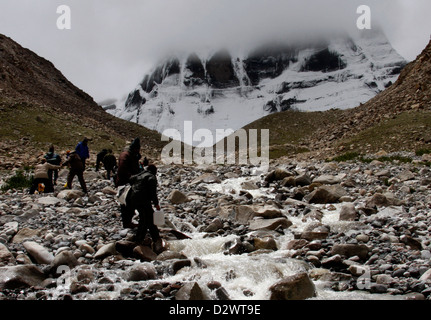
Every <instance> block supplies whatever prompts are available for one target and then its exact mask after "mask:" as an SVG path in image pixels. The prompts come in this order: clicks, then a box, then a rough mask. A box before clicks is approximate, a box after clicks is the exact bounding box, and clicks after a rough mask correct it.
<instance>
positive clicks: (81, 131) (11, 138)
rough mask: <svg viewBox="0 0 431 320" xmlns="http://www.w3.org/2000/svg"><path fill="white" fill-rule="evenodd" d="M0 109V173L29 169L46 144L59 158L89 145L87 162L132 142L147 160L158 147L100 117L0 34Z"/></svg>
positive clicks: (153, 135)
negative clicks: (84, 141)
mask: <svg viewBox="0 0 431 320" xmlns="http://www.w3.org/2000/svg"><path fill="white" fill-rule="evenodd" d="M0 109H1V113H0V120H1V123H2V128H1V129H0V131H1V136H2V139H1V141H0V142H1V143H0V153H1V160H2V161H1V163H2V167H4V168H13V167H20V166H28V165H33V164H34V163H35V162H36V161H37V156H38V155H39V154H41V153H43V152H46V151H47V149H48V147H49V145H50V144H54V145H55V146H56V148H57V150H58V151H59V152H60V150H61V151H63V152H65V151H66V150H67V149H71V148H74V147H75V145H76V144H77V143H78V141H80V139H82V138H83V137H84V136H88V137H90V138H92V140H93V141H92V146H91V151H92V158H94V157H95V155H94V154H95V153H97V152H99V151H100V150H99V149H101V148H112V149H113V150H114V152H117V153H118V152H120V151H121V150H122V149H123V148H124V147H125V146H126V144H127V141H130V140H131V139H133V138H135V137H140V138H141V140H142V144H143V152H145V153H147V154H148V156H150V157H152V158H158V157H159V155H160V151H161V148H162V147H163V142H161V135H160V134H158V133H157V132H154V131H152V130H149V129H147V128H144V127H141V126H139V125H136V124H134V123H130V122H128V121H125V120H122V119H119V118H116V117H114V116H112V115H110V114H108V113H106V112H105V111H104V110H103V109H102V108H101V107H100V106H99V105H98V104H97V103H96V102H95V101H94V100H93V98H92V97H91V96H90V95H88V94H87V93H85V92H84V91H83V90H81V89H79V88H77V87H76V86H75V85H73V84H72V83H71V82H70V81H69V80H68V79H67V78H66V77H64V75H63V74H62V73H61V72H60V71H59V70H58V69H56V68H55V66H54V64H53V63H52V62H50V61H48V60H46V59H45V58H43V57H40V56H39V55H37V54H36V53H34V52H33V51H31V50H29V49H27V48H23V47H22V46H21V45H20V44H18V43H17V42H15V41H14V40H13V39H11V38H9V37H7V36H5V35H2V34H0ZM92 160H93V159H92Z"/></svg>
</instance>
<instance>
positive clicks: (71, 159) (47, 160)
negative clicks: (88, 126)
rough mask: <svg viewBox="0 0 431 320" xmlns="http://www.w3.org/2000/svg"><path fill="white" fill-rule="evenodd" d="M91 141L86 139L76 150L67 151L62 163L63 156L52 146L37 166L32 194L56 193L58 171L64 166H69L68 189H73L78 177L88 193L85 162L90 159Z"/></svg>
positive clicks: (31, 189)
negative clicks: (89, 146) (89, 144)
mask: <svg viewBox="0 0 431 320" xmlns="http://www.w3.org/2000/svg"><path fill="white" fill-rule="evenodd" d="M88 141H89V139H87V138H84V139H83V140H82V141H80V142H79V143H78V145H77V146H76V148H75V150H74V151H72V152H70V151H67V154H66V157H67V159H66V161H65V162H62V159H61V156H60V155H59V154H57V153H55V149H54V146H51V147H50V148H49V150H48V153H46V154H45V155H44V156H43V157H42V158H41V160H40V163H39V164H38V165H36V167H35V169H34V177H33V183H32V186H31V187H30V194H34V193H35V192H36V191H38V192H43V193H51V192H54V185H56V184H57V180H58V171H59V170H60V169H61V167H62V166H69V174H68V175H67V183H66V187H68V188H72V182H73V179H74V178H75V176H77V177H78V180H79V183H80V185H81V188H82V191H84V192H85V193H87V192H88V190H87V185H86V183H85V180H84V171H85V162H86V160H87V159H88V158H89V157H90V151H89V149H88Z"/></svg>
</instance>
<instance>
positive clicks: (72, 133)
mask: <svg viewBox="0 0 431 320" xmlns="http://www.w3.org/2000/svg"><path fill="white" fill-rule="evenodd" d="M107 119H108V118H107ZM109 119H110V118H109ZM111 122H115V125H116V126H118V125H120V126H122V127H123V131H126V132H128V133H129V135H128V136H127V137H126V136H124V134H120V133H118V132H117V131H116V130H115V129H112V123H100V122H98V121H95V120H93V119H89V118H87V119H85V118H82V117H80V118H77V116H76V115H72V114H69V113H66V112H62V111H59V110H53V109H52V108H49V107H46V106H45V107H42V106H39V105H32V104H28V103H13V102H10V101H6V100H5V99H3V100H1V99H0V123H1V126H0V136H1V143H2V146H3V150H2V151H3V154H2V156H3V157H6V158H10V159H11V160H12V159H14V158H17V157H18V156H19V155H23V154H27V155H28V158H31V157H32V156H33V157H34V156H37V155H39V154H40V153H43V152H46V151H47V149H48V147H49V146H50V145H51V144H54V145H55V147H56V150H57V152H60V153H61V152H63V153H64V152H65V151H66V150H73V149H74V148H75V146H76V144H77V143H78V142H79V141H81V140H82V139H83V137H89V138H92V141H91V142H90V143H89V147H90V151H91V153H92V156H93V157H95V154H96V153H97V152H99V151H100V150H101V149H103V148H109V149H112V150H113V152H114V153H116V154H119V153H120V152H121V151H122V150H123V149H124V148H125V147H126V146H127V143H128V141H130V140H131V139H133V138H134V137H137V136H138V137H141V141H142V145H143V148H142V152H143V153H144V154H145V155H147V156H149V157H151V158H153V159H157V158H158V157H159V156H160V150H161V149H162V148H163V142H162V141H161V138H160V134H158V133H157V132H154V131H151V130H148V129H146V128H144V127H141V126H138V125H136V124H134V123H130V122H127V121H125V120H121V119H117V118H115V119H111ZM33 160H34V159H33ZM26 164H27V163H26Z"/></svg>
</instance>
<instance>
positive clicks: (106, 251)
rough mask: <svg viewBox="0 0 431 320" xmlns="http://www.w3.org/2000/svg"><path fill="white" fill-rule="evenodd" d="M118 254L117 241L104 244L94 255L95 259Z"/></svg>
mask: <svg viewBox="0 0 431 320" xmlns="http://www.w3.org/2000/svg"><path fill="white" fill-rule="evenodd" d="M115 254H117V250H116V248H115V242H111V243H108V244H105V245H104V246H102V247H101V248H100V249H99V250H97V252H96V253H95V255H94V258H95V259H105V258H106V257H109V256H112V255H115Z"/></svg>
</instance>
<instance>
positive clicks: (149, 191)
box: [126, 164, 163, 253]
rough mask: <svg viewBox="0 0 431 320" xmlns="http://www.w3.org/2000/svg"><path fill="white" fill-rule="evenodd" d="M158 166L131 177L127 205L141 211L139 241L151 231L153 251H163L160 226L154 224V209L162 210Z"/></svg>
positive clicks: (149, 166) (131, 208)
mask: <svg viewBox="0 0 431 320" xmlns="http://www.w3.org/2000/svg"><path fill="white" fill-rule="evenodd" d="M156 175H157V167H156V166H155V165H153V164H150V165H148V167H147V168H146V169H145V170H144V171H142V172H140V173H139V174H137V175H134V176H132V177H131V178H130V185H131V189H130V191H129V193H128V195H127V198H126V206H127V207H128V209H130V210H137V211H138V213H139V224H138V230H137V234H136V240H137V242H138V243H143V242H144V240H145V237H146V235H147V231H149V233H150V235H151V238H152V240H153V251H154V252H155V253H161V251H163V245H162V239H161V237H160V232H159V229H158V227H157V226H156V225H155V224H154V209H153V205H154V207H155V208H156V210H160V205H159V200H158V197H157V177H156Z"/></svg>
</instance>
